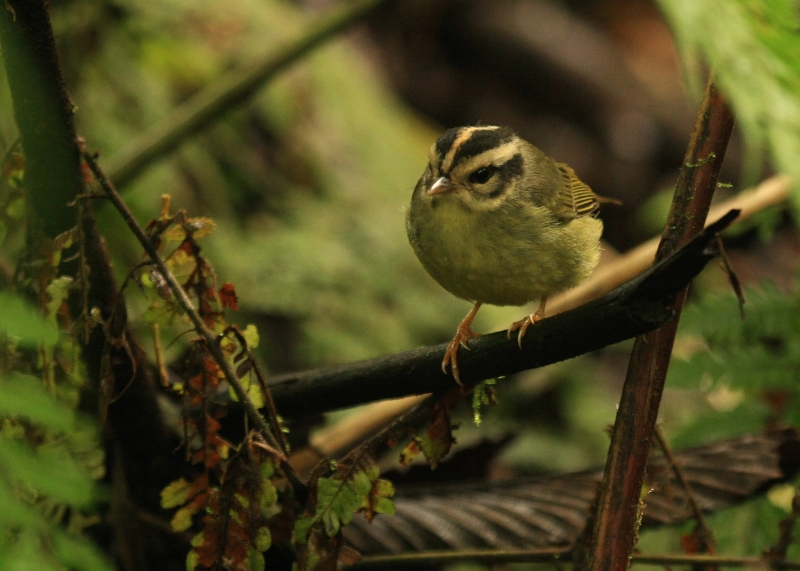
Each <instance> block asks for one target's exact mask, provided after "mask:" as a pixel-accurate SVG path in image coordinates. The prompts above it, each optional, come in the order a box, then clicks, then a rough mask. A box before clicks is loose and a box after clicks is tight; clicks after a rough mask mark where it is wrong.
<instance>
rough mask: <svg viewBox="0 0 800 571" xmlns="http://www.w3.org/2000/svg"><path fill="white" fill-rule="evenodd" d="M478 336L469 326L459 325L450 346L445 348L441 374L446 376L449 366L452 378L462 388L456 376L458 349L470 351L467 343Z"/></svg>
mask: <svg viewBox="0 0 800 571" xmlns="http://www.w3.org/2000/svg"><path fill="white" fill-rule="evenodd" d="M470 321H471V320H470ZM480 336H481V334H480V333H475V332H474V331H473V330H472V329H470V326H469V324H464V323H461V325H459V326H458V329H456V335H455V337H453V340H452V341H450V344H449V345H448V346H447V350H446V351H445V352H444V359H442V372H443V373H444V374H445V375H446V374H447V366H448V365H450V370H451V371H453V378H454V379H455V380H456V382H457V383H458V384H459V385H461V386H462V387H463V386H464V384H463V383H462V382H461V379H460V378H459V376H458V347H459V346H461V347H463V348H464V349H466V350H467V351H469V350H470V349H469V346H468V345H467V341H469V340H470V339H472V338H473V337H480Z"/></svg>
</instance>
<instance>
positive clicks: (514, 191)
mask: <svg viewBox="0 0 800 571" xmlns="http://www.w3.org/2000/svg"><path fill="white" fill-rule="evenodd" d="M428 159H429V160H428V165H427V167H426V168H425V171H424V172H423V174H422V177H421V178H420V179H419V182H418V183H417V185H416V187H415V188H414V192H413V194H412V197H411V205H410V207H409V208H408V209H407V213H406V231H407V234H408V240H409V242H410V244H411V246H412V248H413V250H414V253H415V254H416V255H417V258H419V261H420V262H421V263H422V266H423V267H424V268H425V270H426V271H427V272H428V273H429V274H430V275H431V276H432V277H433V278H434V279H435V280H436V281H437V282H438V283H439V284H440V285H441V286H442V287H443V288H444V289H445V290H447V291H448V292H450V293H451V294H453V295H454V296H456V297H458V298H461V299H464V300H467V301H470V302H472V303H473V306H472V309H471V310H470V311H469V313H468V314H467V316H466V317H465V318H464V319H463V320H462V321H461V323H460V324H459V326H458V328H457V329H456V334H455V336H454V337H453V340H452V341H451V342H450V343H449V344H448V346H447V349H446V351H445V354H444V358H443V360H442V371H443V372H444V373H445V374H447V367H448V366H450V368H451V370H452V374H453V377H454V379H455V380H456V382H457V383H458V384H459V385H461V384H462V383H461V379H460V376H459V369H458V359H457V357H458V348H459V346H462V347H464V348H465V349H469V346H468V344H467V342H468V341H469V340H470V339H472V338H473V337H477V336H479V334H478V333H475V332H474V331H472V328H471V325H472V321H473V319H474V318H475V315H476V314H477V312H478V310H479V309H480V307H481V305H483V304H485V303H486V304H491V305H500V306H508V305H511V306H520V305H525V304H527V303H530V302H532V301H535V300H539V306H538V309H537V310H536V311H535V312H534V313H531V314H530V315H527V316H525V317H524V318H523V319H520V320H519V321H515V322H514V323H512V324H511V326H510V327H509V328H508V336H509V338H510V337H511V334H512V333H513V332H514V331H517V330H518V331H519V332H518V335H517V343H518V344H519V346H520V348H522V339H523V337H524V336H525V332H526V331H527V329H528V327H529V326H530V325H531V324H533V323H536V322H537V321H539V320H540V319H543V318H544V317H545V306H546V303H547V299H548V297H551V296H553V295H555V294H557V293H561V292H563V291H566V290H568V289H571V288H573V287H575V286H576V285H578V284H580V283H581V282H582V281H584V280H585V279H586V278H587V277H588V276H589V275H590V274H591V273H592V271H593V270H594V268H595V267H596V266H597V263H598V261H599V259H600V249H601V248H600V235H601V234H602V231H603V223H602V222H601V221H600V219H599V218H597V216H596V213H597V210H598V208H599V205H600V203H601V202H616V203H619V202H618V201H616V200H614V199H608V198H604V197H601V196H599V195H597V194H595V193H594V192H593V191H592V190H591V189H590V188H589V187H588V186H587V185H586V184H585V183H583V182H582V181H581V180H580V179H579V178H578V177H577V175H576V174H575V171H573V170H572V168H570V167H569V166H567V165H566V164H564V163H560V162H557V161H556V160H554V159H553V158H551V157H549V156H548V155H546V154H545V153H544V152H543V151H541V150H540V149H538V148H537V147H535V146H534V145H532V144H531V143H529V142H528V141H526V140H524V139H522V138H520V137H519V136H518V135H517V134H516V133H515V132H514V130H513V129H511V128H510V127H501V126H496V125H485V126H468V127H455V128H452V129H448V130H446V131H445V132H444V133H442V135H441V136H440V137H439V138H438V139H437V140H436V142H435V143H433V145H431V148H430V152H429V157H428Z"/></svg>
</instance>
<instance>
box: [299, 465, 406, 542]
mask: <svg viewBox="0 0 800 571" xmlns="http://www.w3.org/2000/svg"><path fill="white" fill-rule="evenodd" d="M379 476H380V469H379V468H378V467H377V466H376V465H374V464H371V465H369V466H368V467H367V468H366V469H364V470H355V471H353V472H351V473H349V474H347V475H346V476H345V477H344V478H343V477H342V476H335V477H333V478H319V480H317V495H316V508H315V511H314V514H313V515H309V516H306V517H303V518H299V519H298V520H297V522H296V523H295V527H294V541H295V542H296V543H299V544H304V543H306V542H307V541H308V533H309V530H310V529H311V527H312V526H313V525H315V524H317V523H320V522H321V523H322V526H323V528H324V530H325V533H326V534H327V535H328V536H329V537H333V536H334V535H336V534H337V533H339V531H340V530H341V527H342V525H344V524H347V523H350V522H351V521H352V520H353V517H354V516H355V514H356V513H358V512H359V511H362V510H363V511H365V512H366V513H368V514H372V513H383V514H389V515H391V514H393V513H394V504H393V502H392V501H391V500H390V499H389V498H390V497H392V496H393V495H394V487H393V486H392V484H391V482H388V481H386V480H381V479H379Z"/></svg>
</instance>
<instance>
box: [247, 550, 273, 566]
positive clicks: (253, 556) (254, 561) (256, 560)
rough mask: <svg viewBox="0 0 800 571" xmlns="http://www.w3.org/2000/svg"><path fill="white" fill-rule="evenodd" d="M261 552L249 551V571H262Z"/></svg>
mask: <svg viewBox="0 0 800 571" xmlns="http://www.w3.org/2000/svg"><path fill="white" fill-rule="evenodd" d="M267 547H269V546H267ZM261 551H266V549H262V550H261ZM261 551H259V550H258V549H251V550H250V554H249V555H250V571H264V565H265V563H264V556H263V555H262V554H261Z"/></svg>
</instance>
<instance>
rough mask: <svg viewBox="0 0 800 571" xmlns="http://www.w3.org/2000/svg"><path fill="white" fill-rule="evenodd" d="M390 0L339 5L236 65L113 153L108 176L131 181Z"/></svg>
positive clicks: (120, 183) (118, 181) (122, 182)
mask: <svg viewBox="0 0 800 571" xmlns="http://www.w3.org/2000/svg"><path fill="white" fill-rule="evenodd" d="M389 1H390V0H355V1H353V2H349V3H346V4H345V5H343V6H336V7H335V8H332V9H331V11H330V12H328V13H327V14H325V15H324V16H321V17H320V18H318V19H317V20H315V21H314V22H313V23H311V24H309V25H308V27H307V28H306V29H305V30H304V31H303V32H302V33H300V34H299V36H298V37H297V38H296V39H294V40H293V41H292V42H291V43H289V44H287V45H284V46H281V47H279V48H278V49H276V50H274V51H272V52H271V53H270V54H269V55H267V56H265V57H264V58H263V59H261V60H260V61H257V62H255V63H253V64H252V65H250V66H248V67H246V68H245V69H237V70H234V71H231V72H229V73H228V74H227V75H226V76H224V77H223V78H221V79H219V80H216V81H214V83H212V84H211V85H209V86H207V87H205V88H204V89H203V90H201V91H199V92H198V93H197V94H195V95H194V96H193V97H191V98H190V99H189V100H187V101H186V102H185V103H183V104H181V105H179V106H178V107H176V108H175V109H173V110H172V111H171V112H170V114H169V115H167V116H166V117H165V118H164V119H162V120H161V121H160V122H159V123H157V124H156V125H154V126H153V127H151V128H150V129H148V130H147V131H145V132H144V133H143V134H142V135H140V136H139V137H138V138H137V139H135V140H134V141H132V142H131V143H129V144H128V146H127V147H125V148H124V149H122V150H120V151H118V152H117V153H115V154H114V155H112V156H111V157H110V158H109V159H108V160H107V161H106V162H107V165H106V169H105V170H106V172H107V176H108V178H109V179H110V180H112V181H114V184H116V185H117V186H120V187H121V186H124V185H125V184H127V183H129V182H130V181H131V180H132V179H133V178H134V177H135V176H136V175H138V174H139V173H140V172H142V170H144V169H145V168H147V166H149V165H150V164H151V163H153V162H155V161H157V160H159V159H162V158H164V157H165V156H166V155H168V154H169V153H170V152H171V151H173V150H174V149H175V148H176V147H177V146H178V145H180V144H181V143H182V142H183V141H184V140H185V139H186V138H187V137H188V136H189V135H191V134H193V133H195V132H197V131H198V130H200V129H202V128H203V127H205V126H207V125H208V124H209V123H211V122H212V121H214V120H215V119H216V118H218V117H219V116H220V115H222V114H223V113H225V112H226V111H228V110H230V109H232V108H234V107H236V106H237V105H239V104H240V103H242V102H243V101H245V100H246V99H247V98H248V97H250V96H251V95H253V93H255V92H256V90H258V89H259V88H260V87H262V86H263V84H264V83H266V82H267V81H269V80H270V79H272V78H273V77H275V76H276V75H277V74H278V73H279V72H280V71H282V70H284V69H285V68H287V67H289V66H290V65H292V64H293V63H295V62H297V61H299V60H300V59H301V58H302V57H303V56H305V55H306V54H307V53H308V52H309V51H311V50H312V49H314V48H315V47H317V46H318V45H320V44H322V43H323V42H325V41H327V40H328V39H330V38H332V37H333V36H335V35H336V34H337V33H339V32H341V31H342V30H344V29H345V28H347V27H348V26H350V25H352V24H354V23H355V22H358V21H360V20H361V19H362V18H364V17H365V16H367V15H368V14H369V13H371V12H372V11H373V10H375V9H376V8H378V7H379V6H382V5H384V4H386V3H387V2H389Z"/></svg>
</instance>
